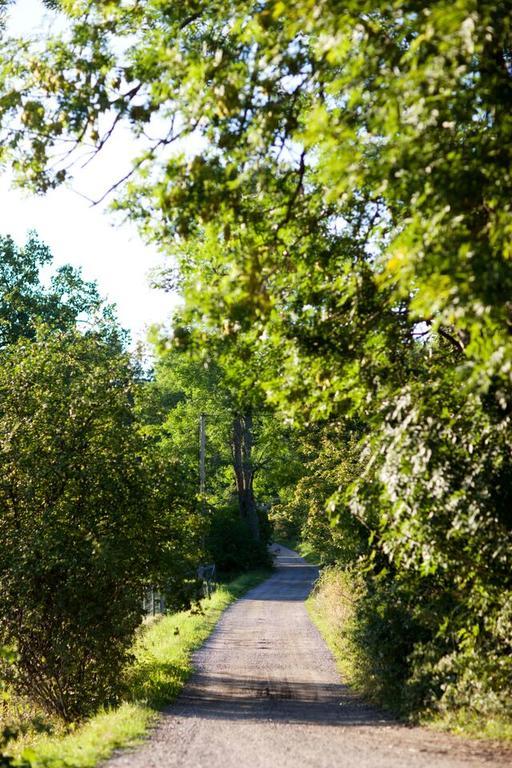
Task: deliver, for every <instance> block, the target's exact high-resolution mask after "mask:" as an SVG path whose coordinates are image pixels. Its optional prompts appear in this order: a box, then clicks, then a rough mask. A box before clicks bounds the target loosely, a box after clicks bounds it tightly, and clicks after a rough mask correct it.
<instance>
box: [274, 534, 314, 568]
mask: <svg viewBox="0 0 512 768" xmlns="http://www.w3.org/2000/svg"><path fill="white" fill-rule="evenodd" d="M274 544H277V545H278V546H282V547H286V548H287V549H293V551H294V552H297V554H299V555H300V556H301V557H303V558H304V560H305V561H306V562H307V563H311V565H320V555H319V554H318V553H317V552H316V551H315V549H314V548H313V547H312V545H311V544H309V543H308V542H305V541H299V540H298V539H274Z"/></svg>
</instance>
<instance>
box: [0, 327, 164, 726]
mask: <svg viewBox="0 0 512 768" xmlns="http://www.w3.org/2000/svg"><path fill="white" fill-rule="evenodd" d="M132 388H133V384H132V374H131V370H130V366H129V364H128V362H127V359H126V357H125V356H124V355H123V354H122V353H121V352H120V351H119V350H118V349H117V348H115V347H113V346H112V345H111V344H109V343H107V342H105V341H104V340H102V339H100V338H96V337H94V336H81V335H79V334H73V333H69V334H67V335H61V336H56V335H55V334H53V335H49V336H47V337H44V336H42V337H41V338H40V339H39V340H38V341H35V342H19V343H18V344H16V345H13V346H12V347H10V348H9V349H8V350H7V351H5V352H4V353H3V354H2V361H1V366H0V434H1V441H0V478H1V479H0V509H1V517H0V541H1V547H0V591H1V593H2V615H1V616H0V642H1V643H8V644H11V645H13V646H14V647H15V648H16V651H17V660H16V663H15V664H14V666H5V665H4V667H3V672H4V674H5V676H6V678H7V679H8V680H9V681H10V683H11V684H12V685H13V686H14V688H15V689H16V690H17V691H18V692H21V693H24V694H27V695H28V696H29V697H31V698H32V699H33V700H35V701H38V702H40V703H41V704H42V705H43V706H44V707H45V708H47V709H48V710H51V711H54V712H56V713H58V714H59V715H60V716H62V717H63V718H64V719H66V720H68V721H70V720H73V719H75V718H77V717H80V716H82V715H85V714H87V713H88V712H90V711H92V710H94V709H95V708H97V706H98V705H99V704H101V703H104V702H106V701H109V700H111V699H112V698H113V697H115V695H116V693H117V691H118V690H119V685H120V677H121V670H122V667H123V664H124V663H125V661H126V659H127V655H128V649H129V647H130V644H131V642H132V637H133V633H134V630H135V628H136V626H137V625H138V623H139V621H140V614H141V584H142V580H143V578H144V576H145V574H146V572H147V569H148V560H149V551H148V550H149V546H150V542H151V524H150V519H148V515H147V513H146V511H145V507H144V497H143V496H144V485H143V482H142V475H141V464H140V461H139V460H138V459H137V455H138V451H139V443H138V437H137V434H136V431H135V427H134V423H133V416H132V400H133V396H132Z"/></svg>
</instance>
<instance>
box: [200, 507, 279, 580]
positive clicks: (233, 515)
mask: <svg viewBox="0 0 512 768" xmlns="http://www.w3.org/2000/svg"><path fill="white" fill-rule="evenodd" d="M207 549H208V551H209V553H210V555H211V558H212V561H213V562H214V563H215V565H216V567H217V570H218V571H220V572H223V573H236V572H237V571H238V572H239V571H248V570H250V569H253V568H260V567H263V568H266V567H270V565H271V559H270V555H269V553H268V549H267V543H266V541H259V542H256V541H254V539H253V537H252V534H251V531H250V529H249V526H248V525H247V523H246V522H245V521H244V520H241V519H240V516H239V514H238V510H236V509H231V508H227V509H223V510H217V511H216V512H215V514H214V515H213V517H212V522H211V527H210V532H209V535H208V540H207Z"/></svg>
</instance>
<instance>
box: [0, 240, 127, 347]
mask: <svg viewBox="0 0 512 768" xmlns="http://www.w3.org/2000/svg"><path fill="white" fill-rule="evenodd" d="M52 260H53V256H52V254H51V252H50V249H49V248H48V246H46V245H45V244H44V243H42V242H41V241H40V240H39V238H38V237H37V235H36V234H35V233H31V234H30V236H29V238H28V240H27V242H26V244H25V246H24V247H22V248H20V247H18V246H17V245H16V244H15V242H14V240H13V239H12V238H11V237H9V236H0V349H1V348H3V347H5V346H7V345H9V344H13V343H14V342H16V341H17V340H18V339H20V338H25V339H32V338H34V337H35V335H36V329H37V326H38V325H40V324H44V325H46V326H47V327H48V328H51V329H54V330H56V331H59V330H60V331H64V330H66V329H69V328H74V327H75V326H76V324H77V323H78V324H80V323H82V324H83V325H82V327H83V330H84V332H87V330H88V329H89V328H90V327H93V328H94V330H95V332H96V333H97V332H98V329H99V327H100V325H102V327H103V330H104V331H105V332H106V331H107V330H108V331H109V332H110V333H111V334H112V333H117V334H118V335H120V336H121V335H122V332H121V329H119V328H118V327H117V326H116V325H115V323H112V322H111V320H112V311H111V309H110V308H109V307H107V306H106V305H105V303H104V302H103V300H102V299H101V297H100V295H99V293H98V288H97V286H96V284H95V283H93V282H86V281H85V280H84V279H83V278H82V277H81V275H80V272H79V271H78V270H76V269H73V267H71V266H69V265H66V266H63V267H60V268H59V269H58V270H56V271H55V272H54V274H53V275H52V276H50V275H48V283H47V284H44V283H43V282H42V279H41V270H42V269H43V268H44V267H49V266H50V265H51V262H52Z"/></svg>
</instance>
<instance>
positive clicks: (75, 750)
mask: <svg viewBox="0 0 512 768" xmlns="http://www.w3.org/2000/svg"><path fill="white" fill-rule="evenodd" d="M269 575H270V570H260V571H251V572H249V573H247V574H244V575H243V576H239V577H238V578H236V579H234V580H232V581H230V582H228V583H226V584H220V585H219V586H218V587H217V589H216V590H215V591H214V593H213V594H212V596H211V597H210V598H205V599H203V600H202V601H201V602H199V603H197V604H196V606H195V607H194V608H193V609H192V610H188V611H180V612H178V613H173V614H167V615H160V616H156V617H149V618H148V619H146V621H145V623H144V624H142V625H141V626H140V627H139V630H138V632H137V636H136V639H135V643H134V645H133V648H132V649H131V650H132V654H133V658H132V661H131V662H130V664H129V665H128V667H127V669H126V670H125V674H124V685H123V693H122V695H121V697H120V702H119V703H118V704H117V705H116V706H113V707H110V708H107V709H100V710H99V711H98V712H96V714H94V715H93V716H92V717H90V718H89V719H87V720H85V721H84V722H83V723H77V724H75V725H74V727H73V728H71V729H69V728H65V727H64V726H63V724H62V722H61V721H59V720H57V719H55V718H54V719H48V717H47V715H46V714H45V712H44V711H37V710H32V712H30V709H28V711H27V704H26V702H25V703H23V702H19V704H18V713H17V716H18V718H20V713H21V715H22V717H23V710H24V707H25V713H24V714H25V723H24V725H25V729H26V730H25V733H24V734H23V735H21V736H20V737H19V738H18V739H17V740H16V741H15V742H14V743H11V745H10V747H9V752H10V753H12V754H13V755H14V756H21V759H22V760H24V761H28V762H29V763H30V765H31V766H32V767H33V768H93V766H95V765H97V764H98V763H99V762H100V761H101V760H105V759H107V758H108V757H109V756H110V755H111V754H112V752H113V751H114V750H115V749H118V748H120V747H128V746H132V745H134V744H135V743H138V742H140V741H141V739H142V738H143V737H144V736H145V735H146V733H147V731H148V729H149V728H150V727H151V725H153V724H154V722H155V720H156V717H157V715H158V712H159V711H160V710H161V709H162V708H163V707H164V706H165V705H167V704H170V703H172V701H174V699H175V698H176V696H177V695H178V694H179V693H180V691H181V690H182V688H183V686H184V684H185V682H186V680H187V679H188V677H189V676H190V674H191V672H192V665H191V655H192V653H193V651H194V650H196V649H197V648H199V647H200V646H201V645H202V643H203V642H204V641H205V640H206V638H207V637H208V635H209V634H210V633H211V632H212V630H213V629H214V627H215V625H216V623H217V621H218V620H219V618H220V616H221V614H222V612H223V611H224V610H225V609H226V608H227V606H228V605H229V604H230V603H232V602H233V601H234V600H236V599H237V598H238V597H240V596H241V595H242V594H243V593H244V592H246V591H247V590H248V589H251V588H252V587H253V586H256V585H257V584H258V583H259V582H260V581H262V580H264V579H266V578H268V576H269ZM11 712H12V715H13V716H16V709H15V708H14V709H11ZM45 731H47V733H45Z"/></svg>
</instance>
